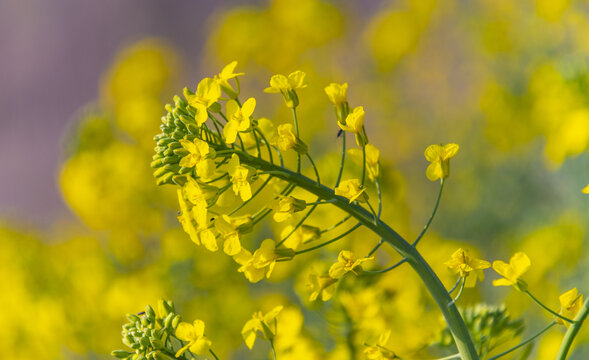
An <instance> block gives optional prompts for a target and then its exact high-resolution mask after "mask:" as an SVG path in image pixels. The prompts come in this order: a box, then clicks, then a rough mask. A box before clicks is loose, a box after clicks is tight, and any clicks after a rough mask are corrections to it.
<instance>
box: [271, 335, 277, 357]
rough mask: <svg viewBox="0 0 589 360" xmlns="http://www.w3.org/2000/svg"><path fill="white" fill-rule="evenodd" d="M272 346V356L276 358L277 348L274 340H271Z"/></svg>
mask: <svg viewBox="0 0 589 360" xmlns="http://www.w3.org/2000/svg"><path fill="white" fill-rule="evenodd" d="M270 347H271V348H272V357H273V358H274V360H276V349H275V348H274V341H273V340H270Z"/></svg>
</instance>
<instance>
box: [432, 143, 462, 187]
mask: <svg viewBox="0 0 589 360" xmlns="http://www.w3.org/2000/svg"><path fill="white" fill-rule="evenodd" d="M459 148H460V147H459V146H458V145H457V144H446V145H443V146H442V145H441V144H440V145H430V146H428V147H427V149H425V153H424V155H425V158H426V159H427V161H429V162H431V164H429V166H428V167H427V170H426V172H425V174H426V176H427V178H428V179H429V180H430V181H436V180H437V179H445V178H447V177H448V176H449V175H450V159H451V158H453V157H454V156H455V155H456V153H457V152H458V149H459Z"/></svg>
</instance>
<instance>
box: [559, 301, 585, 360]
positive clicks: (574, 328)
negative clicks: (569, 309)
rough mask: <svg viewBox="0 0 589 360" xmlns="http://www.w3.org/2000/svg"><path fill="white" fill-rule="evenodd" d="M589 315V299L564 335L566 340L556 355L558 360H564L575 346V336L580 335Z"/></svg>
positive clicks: (563, 340)
mask: <svg viewBox="0 0 589 360" xmlns="http://www.w3.org/2000/svg"><path fill="white" fill-rule="evenodd" d="M588 314H589V299H587V300H585V303H584V304H583V307H582V308H581V310H579V312H578V313H577V316H575V322H574V323H573V325H571V327H569V328H568V330H567V332H566V334H565V335H564V339H562V343H561V345H560V349H559V350H558V354H557V355H556V360H564V359H566V357H567V354H568V353H569V351H570V349H571V346H572V345H573V340H574V339H575V336H577V334H578V333H579V330H580V329H581V326H582V325H583V321H585V319H586V318H587V315H588Z"/></svg>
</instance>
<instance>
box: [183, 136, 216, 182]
mask: <svg viewBox="0 0 589 360" xmlns="http://www.w3.org/2000/svg"><path fill="white" fill-rule="evenodd" d="M180 145H182V147H183V148H184V150H186V151H188V155H186V156H184V157H183V158H182V159H180V166H182V167H186V168H191V167H195V166H196V175H198V177H200V178H203V179H204V180H208V179H211V178H212V177H213V175H214V174H215V162H214V161H213V158H214V157H215V150H214V149H211V148H210V147H209V144H207V143H206V142H205V141H202V140H200V139H196V138H195V139H194V141H190V140H186V139H180Z"/></svg>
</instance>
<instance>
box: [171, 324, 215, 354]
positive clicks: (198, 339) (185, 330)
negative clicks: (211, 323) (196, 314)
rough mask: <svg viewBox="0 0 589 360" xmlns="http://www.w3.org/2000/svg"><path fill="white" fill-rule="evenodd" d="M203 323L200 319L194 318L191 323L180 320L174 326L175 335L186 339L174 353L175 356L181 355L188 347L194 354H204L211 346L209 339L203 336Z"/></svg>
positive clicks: (183, 339)
mask: <svg viewBox="0 0 589 360" xmlns="http://www.w3.org/2000/svg"><path fill="white" fill-rule="evenodd" d="M204 333H205V323H204V322H203V321H202V320H194V322H193V323H192V324H189V323H186V322H181V323H180V324H178V328H176V337H177V338H178V339H180V340H182V341H188V344H186V345H185V346H184V347H182V348H181V349H180V350H178V352H177V353H176V357H179V356H181V355H182V354H184V352H185V351H186V350H188V349H190V352H191V353H193V354H194V355H204V354H206V353H207V352H208V351H209V349H210V348H211V340H209V339H207V338H206V337H205V336H204Z"/></svg>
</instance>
